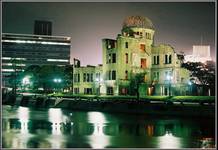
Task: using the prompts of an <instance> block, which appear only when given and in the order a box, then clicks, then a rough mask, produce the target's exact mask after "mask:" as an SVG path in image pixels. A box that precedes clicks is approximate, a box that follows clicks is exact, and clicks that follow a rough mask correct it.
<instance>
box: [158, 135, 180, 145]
mask: <svg viewBox="0 0 218 150" xmlns="http://www.w3.org/2000/svg"><path fill="white" fill-rule="evenodd" d="M157 143H158V146H157V147H158V148H173V149H177V148H181V138H178V137H175V136H173V135H172V133H170V132H167V133H166V134H165V135H164V136H161V137H158V142H157Z"/></svg>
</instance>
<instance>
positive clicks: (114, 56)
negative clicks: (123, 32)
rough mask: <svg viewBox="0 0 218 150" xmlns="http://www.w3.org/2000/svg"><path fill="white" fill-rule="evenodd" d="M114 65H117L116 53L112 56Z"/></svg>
mask: <svg viewBox="0 0 218 150" xmlns="http://www.w3.org/2000/svg"><path fill="white" fill-rule="evenodd" d="M112 63H116V54H115V53H113V54H112Z"/></svg>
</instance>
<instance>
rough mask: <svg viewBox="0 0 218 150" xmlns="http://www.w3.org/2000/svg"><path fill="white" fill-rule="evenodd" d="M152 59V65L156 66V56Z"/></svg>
mask: <svg viewBox="0 0 218 150" xmlns="http://www.w3.org/2000/svg"><path fill="white" fill-rule="evenodd" d="M153 58H154V62H153V64H154V65H156V56H154V57H153Z"/></svg>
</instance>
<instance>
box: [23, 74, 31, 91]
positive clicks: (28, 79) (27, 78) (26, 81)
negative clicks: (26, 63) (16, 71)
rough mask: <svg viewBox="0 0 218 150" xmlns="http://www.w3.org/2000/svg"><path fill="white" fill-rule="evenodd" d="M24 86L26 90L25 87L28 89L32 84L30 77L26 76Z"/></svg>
mask: <svg viewBox="0 0 218 150" xmlns="http://www.w3.org/2000/svg"><path fill="white" fill-rule="evenodd" d="M22 84H23V86H24V89H25V87H27V85H29V84H30V77H29V76H25V77H24V78H23V80H22Z"/></svg>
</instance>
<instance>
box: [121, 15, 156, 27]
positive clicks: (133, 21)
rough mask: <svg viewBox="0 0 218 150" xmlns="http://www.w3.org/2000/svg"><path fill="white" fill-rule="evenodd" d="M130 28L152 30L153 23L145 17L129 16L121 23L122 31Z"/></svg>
mask: <svg viewBox="0 0 218 150" xmlns="http://www.w3.org/2000/svg"><path fill="white" fill-rule="evenodd" d="M130 27H138V28H146V29H154V26H153V23H152V22H151V20H150V19H149V18H147V17H143V16H129V17H127V18H125V20H124V22H123V29H125V28H130Z"/></svg>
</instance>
